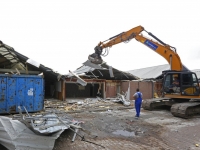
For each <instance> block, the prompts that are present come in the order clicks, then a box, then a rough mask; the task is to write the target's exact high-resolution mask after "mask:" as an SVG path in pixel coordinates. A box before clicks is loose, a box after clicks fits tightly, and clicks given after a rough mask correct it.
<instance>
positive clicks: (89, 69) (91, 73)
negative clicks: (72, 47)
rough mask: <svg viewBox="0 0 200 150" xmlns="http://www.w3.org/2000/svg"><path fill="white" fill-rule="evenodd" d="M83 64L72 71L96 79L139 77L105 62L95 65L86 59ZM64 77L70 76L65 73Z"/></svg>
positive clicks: (129, 78)
mask: <svg viewBox="0 0 200 150" xmlns="http://www.w3.org/2000/svg"><path fill="white" fill-rule="evenodd" d="M83 64H84V65H83V66H81V67H80V68H78V69H77V70H75V71H74V73H76V74H77V75H79V76H82V77H85V78H90V79H91V78H96V79H106V80H138V79H139V78H138V77H137V76H135V75H133V74H130V73H128V72H123V71H120V70H118V69H115V68H112V67H111V66H109V65H108V64H107V63H106V62H104V63H103V64H101V65H95V64H92V63H90V62H89V61H86V62H85V63H83ZM65 76H66V77H68V78H69V77H71V76H72V75H71V74H70V73H69V74H67V75H65Z"/></svg>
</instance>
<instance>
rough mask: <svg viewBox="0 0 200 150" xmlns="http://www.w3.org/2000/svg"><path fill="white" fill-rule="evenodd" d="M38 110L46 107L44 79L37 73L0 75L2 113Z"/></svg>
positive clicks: (0, 108)
mask: <svg viewBox="0 0 200 150" xmlns="http://www.w3.org/2000/svg"><path fill="white" fill-rule="evenodd" d="M18 106H20V107H21V109H22V111H23V112H25V110H24V107H25V108H26V110H27V111H28V112H37V111H40V110H43V107H44V79H43V77H41V76H36V75H6V74H2V75H0V113H1V114H4V113H18V112H19V111H18Z"/></svg>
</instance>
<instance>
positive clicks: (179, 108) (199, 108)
mask: <svg viewBox="0 0 200 150" xmlns="http://www.w3.org/2000/svg"><path fill="white" fill-rule="evenodd" d="M171 113H172V115H173V116H175V117H181V118H190V117H192V116H194V115H196V114H200V102H184V103H176V104H173V105H172V107H171Z"/></svg>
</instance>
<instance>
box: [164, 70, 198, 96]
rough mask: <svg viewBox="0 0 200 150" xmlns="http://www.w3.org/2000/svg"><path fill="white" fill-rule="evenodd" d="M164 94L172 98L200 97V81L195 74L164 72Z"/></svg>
mask: <svg viewBox="0 0 200 150" xmlns="http://www.w3.org/2000/svg"><path fill="white" fill-rule="evenodd" d="M163 92H164V94H165V96H167V97H171V98H187V97H188V96H189V97H190V98H191V96H198V95H199V81H198V78H197V76H196V74H195V73H194V72H181V71H168V72H164V78H163Z"/></svg>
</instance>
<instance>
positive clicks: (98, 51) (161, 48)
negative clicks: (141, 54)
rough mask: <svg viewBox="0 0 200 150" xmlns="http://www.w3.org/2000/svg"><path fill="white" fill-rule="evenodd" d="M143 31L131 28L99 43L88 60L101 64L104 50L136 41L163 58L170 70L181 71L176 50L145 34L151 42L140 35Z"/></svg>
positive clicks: (140, 27) (138, 27) (141, 28)
mask: <svg viewBox="0 0 200 150" xmlns="http://www.w3.org/2000/svg"><path fill="white" fill-rule="evenodd" d="M143 31H145V32H147V31H146V30H145V29H144V27H142V26H137V27H135V28H132V29H131V30H129V31H127V32H122V33H120V34H118V35H116V36H114V37H111V38H109V39H108V40H106V41H104V42H100V43H99V44H98V45H97V46H96V47H95V48H94V50H95V53H93V54H91V55H89V57H88V59H89V60H90V61H91V62H92V63H95V64H101V63H102V61H103V60H102V58H101V56H103V55H102V52H103V50H104V49H106V48H110V47H112V46H113V45H116V44H119V43H122V42H126V41H130V40H131V39H133V38H134V39H136V40H137V41H138V42H140V43H142V44H144V45H146V46H147V47H148V48H150V49H152V50H153V51H154V52H156V53H158V54H159V55H161V56H162V57H164V58H165V59H166V60H167V62H168V63H169V64H170V67H171V70H176V71H181V70H182V69H183V67H182V63H181V59H180V57H179V56H178V54H177V53H176V49H175V48H174V47H172V46H169V45H167V44H165V43H164V42H162V41H161V40H160V39H158V38H157V37H156V36H154V35H153V34H152V33H150V32H147V33H148V34H149V35H150V36H151V37H153V38H154V39H155V40H156V41H154V40H151V39H149V38H146V37H144V36H143V35H142V34H141V33H142V32H143Z"/></svg>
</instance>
